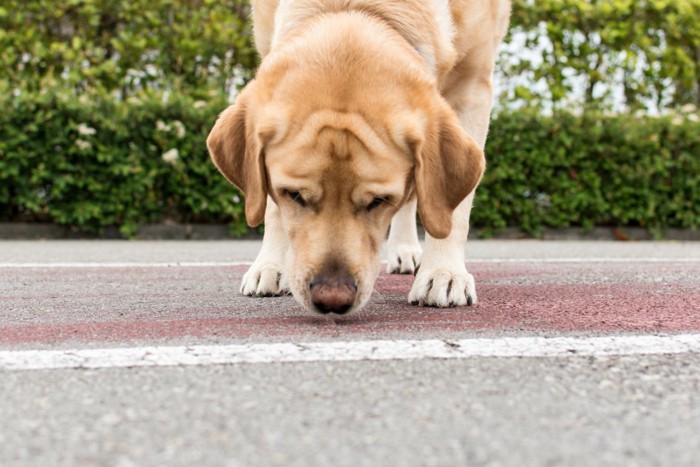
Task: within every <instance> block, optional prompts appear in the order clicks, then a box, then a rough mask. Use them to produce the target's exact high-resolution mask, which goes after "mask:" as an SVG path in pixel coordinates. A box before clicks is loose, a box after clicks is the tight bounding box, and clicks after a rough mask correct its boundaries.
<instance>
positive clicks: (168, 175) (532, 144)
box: [0, 92, 700, 237]
mask: <svg viewBox="0 0 700 467" xmlns="http://www.w3.org/2000/svg"><path fill="white" fill-rule="evenodd" d="M163 97H164V96H163V94H162V93H153V92H150V93H146V92H142V93H140V94H138V95H135V96H132V97H131V98H130V99H129V100H128V101H127V102H123V101H121V100H118V99H114V98H106V97H104V96H103V97H99V96H88V95H84V96H81V97H80V98H76V97H72V96H66V95H62V94H55V93H48V92H46V93H34V94H31V95H27V94H23V95H22V96H12V95H9V96H7V95H6V96H0V105H1V106H2V108H4V109H5V112H3V113H2V114H0V221H19V220H22V221H52V222H56V223H59V224H63V225H68V226H72V227H73V228H75V229H78V230H82V231H88V232H99V231H100V229H102V228H103V227H105V226H109V225H118V226H119V227H120V229H121V232H122V234H123V235H124V236H127V237H128V236H131V235H134V234H135V233H136V231H137V228H138V224H139V223H145V222H162V221H166V220H172V221H179V222H216V223H225V222H230V221H232V227H233V231H234V232H235V233H243V232H245V231H246V226H245V221H244V216H243V205H242V200H241V197H240V195H239V193H238V192H237V191H236V190H235V188H233V187H232V186H231V185H229V184H228V182H227V181H226V180H225V179H224V178H223V177H222V176H221V175H220V174H219V173H218V172H217V170H216V169H215V167H214V165H213V164H212V163H211V162H210V161H209V157H208V155H207V151H206V146H205V139H206V135H207V134H208V132H209V130H210V128H211V127H212V125H213V123H214V121H215V119H216V116H217V114H218V113H219V112H220V111H221V109H223V108H224V107H225V106H226V102H225V99H224V98H223V97H222V96H220V95H218V97H217V96H215V97H210V98H209V100H207V101H195V100H193V99H192V98H191V97H188V96H183V95H177V94H171V95H170V98H169V99H168V100H167V101H164V99H163ZM697 120H698V113H697V112H691V113H688V114H687V115H676V116H673V117H670V116H669V117H663V118H630V117H627V116H621V115H617V116H604V115H601V114H598V113H596V114H586V115H584V116H575V115H572V114H566V113H565V114H560V115H557V116H556V117H542V116H538V115H537V114H535V113H532V112H522V111H521V112H515V113H502V114H500V115H498V116H496V118H495V120H494V121H493V123H492V126H491V128H492V131H491V135H490V138H489V142H488V146H487V154H488V159H489V167H488V170H487V172H486V176H485V178H484V181H483V182H482V184H481V186H480V188H479V190H478V193H477V198H476V202H475V208H474V211H473V215H472V219H473V224H474V225H475V226H476V227H478V228H481V229H482V230H483V231H484V232H486V233H487V234H488V233H489V232H494V231H498V230H499V229H502V228H504V227H508V226H517V227H521V228H523V229H524V230H526V231H528V232H530V233H533V234H538V232H540V231H541V229H542V228H543V227H547V226H549V227H567V226H583V227H593V226H595V225H611V226H637V225H639V226H643V227H646V228H648V229H651V230H652V231H656V232H658V231H660V230H661V229H663V228H667V227H679V228H697V227H698V226H700V123H698V122H697Z"/></svg>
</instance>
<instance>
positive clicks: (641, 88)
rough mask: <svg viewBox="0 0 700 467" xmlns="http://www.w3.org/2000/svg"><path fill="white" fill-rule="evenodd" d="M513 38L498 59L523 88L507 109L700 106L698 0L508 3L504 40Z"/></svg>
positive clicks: (513, 89)
mask: <svg viewBox="0 0 700 467" xmlns="http://www.w3.org/2000/svg"><path fill="white" fill-rule="evenodd" d="M522 39H524V41H522ZM516 40H517V41H518V43H521V42H522V43H521V46H519V47H514V48H510V47H506V48H505V49H504V51H503V53H502V54H501V56H500V60H499V70H500V72H501V74H502V75H503V76H504V77H506V79H507V80H513V79H514V80H515V81H517V82H518V83H521V85H516V86H510V90H509V92H508V93H506V94H504V95H503V96H502V101H503V103H505V104H506V105H507V104H512V102H513V101H515V102H520V103H522V102H525V103H526V104H528V105H539V106H542V107H544V108H551V107H553V108H555V109H557V108H558V109H566V108H570V107H571V106H572V105H575V106H577V107H583V108H587V109H596V108H597V109H601V108H602V109H605V108H618V109H619V108H627V109H632V110H634V109H640V108H641V109H646V108H649V107H651V108H655V109H659V110H664V109H669V108H674V107H679V106H682V105H684V104H694V105H696V106H700V0H615V1H595V0H536V1H532V0H514V1H513V15H512V18H511V29H510V32H509V36H508V37H507V38H506V42H510V41H516ZM523 48H524V49H525V50H526V52H523ZM613 90H616V91H617V92H618V93H619V94H620V95H619V96H615V93H614V92H613Z"/></svg>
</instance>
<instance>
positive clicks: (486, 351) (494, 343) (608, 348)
mask: <svg viewBox="0 0 700 467" xmlns="http://www.w3.org/2000/svg"><path fill="white" fill-rule="evenodd" d="M680 353H700V334H684V335H669V336H605V337H553V338H547V337H512V338H511V337H506V338H498V339H461V340H438V339H431V340H392V341H389V340H385V341H358V342H314V343H303V344H294V343H279V344H237V345H197V346H177V347H134V348H112V349H109V348H106V349H78V350H11V351H0V370H14V371H18V370H55V369H80V368H129V367H167V366H190V365H227V364H242V363H248V364H251V363H293V362H344V361H361V360H426V359H440V360H443V359H466V358H475V357H505V358H542V357H550V358H551V357H571V356H585V357H602V356H613V355H614V356H619V355H650V354H680Z"/></svg>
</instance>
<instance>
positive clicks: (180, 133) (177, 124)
mask: <svg viewBox="0 0 700 467" xmlns="http://www.w3.org/2000/svg"><path fill="white" fill-rule="evenodd" d="M172 126H173V128H175V136H177V137H178V138H183V137H184V136H185V133H186V131H185V125H183V124H182V122H181V121H180V120H175V121H174V122H173V123H172Z"/></svg>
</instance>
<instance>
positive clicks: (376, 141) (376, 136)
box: [266, 112, 413, 185]
mask: <svg viewBox="0 0 700 467" xmlns="http://www.w3.org/2000/svg"><path fill="white" fill-rule="evenodd" d="M266 165H267V168H268V171H269V173H270V177H271V178H272V182H273V183H275V182H282V181H283V180H284V181H293V180H299V181H306V182H308V181H314V182H316V183H321V182H322V181H323V180H325V179H328V178H329V177H333V178H334V179H335V180H336V181H337V182H338V183H341V184H348V185H352V184H358V183H362V184H365V185H375V184H376V185H387V184H399V185H403V184H404V183H405V181H406V178H407V175H408V173H409V172H410V171H411V169H412V168H413V158H412V156H411V155H410V154H409V153H408V151H407V149H406V148H402V147H400V146H399V145H398V144H396V142H395V141H393V138H392V137H391V135H389V134H387V133H386V132H382V131H377V130H375V129H374V128H372V127H371V126H370V125H369V124H367V122H366V121H365V120H364V119H362V118H361V117H359V116H357V115H353V114H340V113H334V112H319V113H317V114H315V115H314V116H312V117H311V118H309V119H308V120H307V121H306V122H305V123H304V124H303V125H301V127H300V129H299V130H298V131H296V132H295V133H293V134H289V135H287V137H286V138H283V139H282V140H281V141H279V142H278V143H276V144H273V145H271V146H270V147H269V148H268V149H267V150H266Z"/></svg>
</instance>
